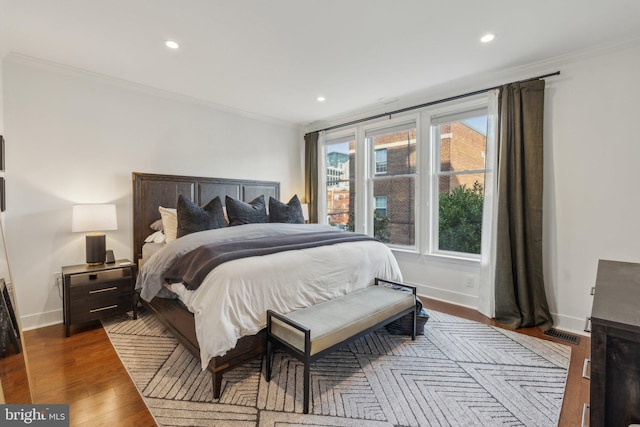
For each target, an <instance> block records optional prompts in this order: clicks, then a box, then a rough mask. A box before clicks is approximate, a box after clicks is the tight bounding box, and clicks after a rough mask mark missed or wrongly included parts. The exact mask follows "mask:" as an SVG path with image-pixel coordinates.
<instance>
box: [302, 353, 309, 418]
mask: <svg viewBox="0 0 640 427" xmlns="http://www.w3.org/2000/svg"><path fill="white" fill-rule="evenodd" d="M303 411H304V413H305V414H308V413H309V362H308V361H306V362H305V364H304V407H303Z"/></svg>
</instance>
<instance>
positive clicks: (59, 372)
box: [5, 299, 589, 427]
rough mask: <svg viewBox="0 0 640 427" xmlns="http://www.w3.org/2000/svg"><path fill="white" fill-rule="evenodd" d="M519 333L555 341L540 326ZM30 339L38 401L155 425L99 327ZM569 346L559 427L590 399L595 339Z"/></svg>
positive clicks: (574, 420)
mask: <svg viewBox="0 0 640 427" xmlns="http://www.w3.org/2000/svg"><path fill="white" fill-rule="evenodd" d="M423 301H424V306H425V308H427V309H433V310H437V311H441V312H445V313H449V314H452V315H455V316H459V317H463V318H467V319H471V320H475V321H478V322H482V323H486V324H491V325H495V322H494V321H492V320H490V319H487V318H486V317H484V316H483V315H481V314H479V313H478V312H476V311H474V310H471V309H467V308H464V307H459V306H455V305H452V304H447V303H443V302H439V301H434V300H427V299H424V300H423ZM496 326H499V325H496ZM427 327H428V324H427ZM519 332H522V333H524V334H527V335H530V336H534V337H538V338H542V339H549V338H547V337H546V336H544V335H543V334H542V332H541V331H540V330H539V329H537V328H530V329H522V330H519ZM24 335H25V338H24V341H25V343H26V347H27V355H28V364H29V371H30V379H31V394H32V397H33V403H36V404H51V403H68V404H70V418H71V425H72V426H103V425H104V426H107V425H108V426H154V425H155V422H154V419H153V418H152V417H151V414H150V413H149V411H148V410H147V407H146V406H145V404H144V402H143V400H142V398H141V397H140V394H139V393H138V391H137V390H136V388H135V386H134V385H133V382H132V381H131V379H130V378H129V375H128V374H127V371H126V370H125V369H124V367H123V366H122V363H121V362H120V359H119V358H118V355H117V354H116V352H115V350H114V349H113V347H112V345H111V342H110V341H109V338H108V336H107V334H106V333H105V331H104V330H103V329H102V327H101V326H100V324H99V323H93V324H87V325H85V326H81V327H74V329H73V335H72V336H71V337H69V338H65V331H64V326H63V325H54V326H49V327H46V328H41V329H37V330H32V331H27V332H26V333H25V334H24ZM558 342H562V341H558ZM562 343H563V344H567V343H566V342H562ZM567 345H570V347H571V365H570V368H569V376H568V380H567V388H566V392H565V396H564V402H563V406H562V412H561V416H560V423H559V425H560V426H562V427H573V426H576V427H577V426H580V421H581V417H582V405H583V403H585V402H588V399H589V382H588V380H585V379H583V378H582V366H583V362H584V359H585V357H587V355H588V354H589V339H588V338H586V337H581V340H580V344H579V345H571V344H567ZM23 386H24V384H23ZM20 388H21V386H20V385H19V384H16V385H15V387H12V389H11V390H12V391H11V393H18V394H20V393H22V395H24V393H25V391H24V390H22V391H21V390H20ZM5 393H7V388H6V386H5Z"/></svg>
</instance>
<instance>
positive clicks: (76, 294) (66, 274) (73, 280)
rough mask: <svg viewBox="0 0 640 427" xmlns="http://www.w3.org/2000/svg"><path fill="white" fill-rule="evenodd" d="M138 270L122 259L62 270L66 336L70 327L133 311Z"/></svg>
mask: <svg viewBox="0 0 640 427" xmlns="http://www.w3.org/2000/svg"><path fill="white" fill-rule="evenodd" d="M136 272H137V270H136V267H135V265H133V264H132V263H131V262H130V261H129V260H126V259H120V260H117V261H116V262H114V263H112V264H102V265H99V266H95V265H87V264H79V265H68V266H64V267H62V284H63V292H62V294H63V295H62V296H63V298H62V301H63V303H62V304H63V312H64V324H65V333H66V336H70V335H71V325H73V324H76V323H82V322H87V321H92V320H97V319H102V318H104V317H109V316H113V315H116V314H123V313H126V312H128V311H133V318H134V319H136V317H137V312H136V308H135V306H134V300H135V298H134V297H135V292H134V287H135V283H136Z"/></svg>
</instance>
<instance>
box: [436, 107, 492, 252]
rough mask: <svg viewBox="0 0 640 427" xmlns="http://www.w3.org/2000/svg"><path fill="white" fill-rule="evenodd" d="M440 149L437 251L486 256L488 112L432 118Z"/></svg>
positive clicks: (437, 157)
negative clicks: (483, 239)
mask: <svg viewBox="0 0 640 427" xmlns="http://www.w3.org/2000/svg"><path fill="white" fill-rule="evenodd" d="M432 130H433V132H432V138H433V139H432V143H433V147H434V148H435V156H434V157H435V160H436V165H435V166H436V167H435V177H434V178H435V179H434V185H435V186H436V187H437V188H434V191H433V195H434V197H437V200H434V203H433V205H434V206H437V209H438V210H437V213H435V214H436V215H434V217H435V222H436V223H435V224H433V227H432V236H433V237H434V239H433V241H434V252H439V251H448V252H460V253H464V254H474V255H479V254H480V241H481V236H482V205H483V200H484V175H485V152H486V146H487V113H486V110H485V109H481V110H474V111H469V112H465V113H461V114H455V115H448V116H444V117H439V118H436V119H433V120H432Z"/></svg>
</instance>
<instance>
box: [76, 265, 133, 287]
mask: <svg viewBox="0 0 640 427" xmlns="http://www.w3.org/2000/svg"><path fill="white" fill-rule="evenodd" d="M123 278H127V279H128V280H130V279H131V269H130V268H118V269H115V270H105V271H96V272H91V273H82V274H73V275H71V276H70V277H69V284H70V285H71V287H72V288H73V287H74V286H76V285H90V284H94V283H104V282H110V281H113V280H118V279H123Z"/></svg>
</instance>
